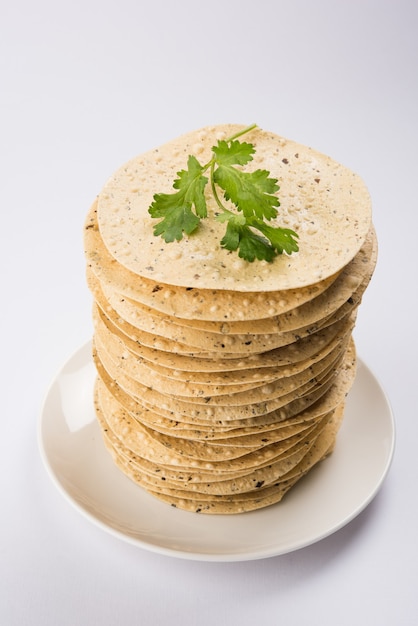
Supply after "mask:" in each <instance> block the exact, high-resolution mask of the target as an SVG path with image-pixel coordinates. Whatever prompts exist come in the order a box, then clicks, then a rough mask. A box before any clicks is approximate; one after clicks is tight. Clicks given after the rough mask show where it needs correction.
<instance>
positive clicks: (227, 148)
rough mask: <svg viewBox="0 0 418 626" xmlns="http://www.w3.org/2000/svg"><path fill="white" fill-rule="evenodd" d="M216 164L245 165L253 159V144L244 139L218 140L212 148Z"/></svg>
mask: <svg viewBox="0 0 418 626" xmlns="http://www.w3.org/2000/svg"><path fill="white" fill-rule="evenodd" d="M212 151H213V154H214V155H215V159H216V163H217V164H218V165H225V166H230V165H245V164H246V163H248V162H249V161H252V160H253V157H252V155H253V154H254V153H255V149H254V146H253V145H252V144H251V143H247V142H245V141H237V140H235V141H229V142H228V141H224V140H220V141H218V145H217V146H213V148H212Z"/></svg>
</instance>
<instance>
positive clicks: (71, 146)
mask: <svg viewBox="0 0 418 626" xmlns="http://www.w3.org/2000/svg"><path fill="white" fill-rule="evenodd" d="M417 7H418V3H417V2H416V1H414V0H393V1H388V0H375V1H372V0H350V1H343V2H341V1H338V0H317V1H316V2H311V1H309V0H288V1H287V2H284V1H282V0H277V1H274V0H257V1H255V0H254V1H252V2H250V1H249V0H229V1H228V0H211V2H207V3H200V2H197V1H189V0H178V1H177V2H169V1H167V2H164V1H162V0H152V1H150V2H143V1H141V0H136V1H135V0H118V1H117V2H116V1H115V2H111V1H110V0H102V1H101V2H99V1H98V0H96V1H95V0H82V1H81V0H72V2H67V3H64V2H57V1H53V0H50V1H48V0H37V1H36V2H30V1H29V0H26V1H25V0H15V1H14V2H6V0H2V1H1V4H0V31H1V32H0V50H1V54H0V64H1V75H0V107H1V108H0V111H1V115H0V133H1V134H0V159H1V163H0V172H1V179H0V198H1V228H0V237H1V247H0V253H1V277H2V278H1V286H2V291H1V297H2V305H1V315H2V325H1V331H2V346H1V347H2V349H1V363H2V372H1V373H2V377H1V381H2V391H1V406H2V415H1V438H0V446H1V447H0V464H1V469H0V480H1V510H0V520H1V522H0V524H1V525H0V529H1V535H0V537H1V539H0V572H1V587H0V589H1V591H0V624H2V625H4V626H18V625H19V626H20V625H30V626H49V625H51V626H52V625H54V626H57V625H59V626H66V625H71V626H74V625H78V626H84V625H85V626H94V625H95V624H100V626H108V625H113V624H115V625H116V624H141V625H142V624H144V625H145V624H150V625H151V626H153V625H160V624H170V625H171V626H173V625H175V626H176V625H185V626H189V625H195V624H199V625H200V626H203V625H209V624H216V625H217V626H222V625H226V624H228V625H232V626H234V625H235V624H239V625H240V626H249V625H253V624H255V623H257V624H263V623H264V624H265V623H267V624H279V623H283V624H287V625H289V626H293V625H300V624H301V625H303V624H309V625H310V626H315V625H319V624H321V625H327V624H338V625H339V626H344V625H346V624H347V625H348V624H350V625H351V624H358V625H360V626H363V625H365V626H366V625H367V626H374V625H379V626H385V625H388V626H391V625H393V624H396V625H401V626H402V625H404V624H416V623H417V620H418V617H417V616H416V609H417V606H418V603H417V594H416V585H417V580H418V568H417V563H418V542H417V530H416V528H417V526H416V523H417V488H416V485H417V456H416V450H417V440H418V426H417V423H418V409H417V402H416V385H417V373H418V372H417V359H416V355H417V350H418V345H417V334H416V325H417V269H418V268H417V266H418V263H417V252H416V250H417V244H416V239H417V232H418V219H417V188H416V187H417V181H418V158H417V154H418V149H417V145H418V133H417V110H418V97H417V96H418V85H417V65H418V63H417V61H418V38H417V26H418V10H417ZM223 122H238V123H243V124H249V123H252V122H257V123H258V124H259V125H260V126H262V127H263V128H266V129H269V130H272V131H274V132H277V133H278V134H281V135H284V136H287V137H289V138H291V139H294V140H297V141H299V142H301V143H304V144H308V145H311V146H313V147H314V148H316V149H318V150H320V151H322V152H325V153H327V154H329V155H330V156H332V157H334V158H335V159H336V160H339V161H340V162H342V163H344V164H345V165H347V166H348V167H350V168H352V169H354V170H355V171H357V172H358V173H359V174H360V175H361V176H362V177H363V179H364V180H365V181H366V183H367V185H368V187H369V190H370V193H371V195H372V199H373V206H374V222H375V225H376V228H377V233H378V237H379V243H380V256H379V263H378V267H377V270H376V273H375V275H374V278H373V281H372V284H371V286H370V287H369V289H368V291H367V293H366V295H365V297H364V300H363V303H362V306H361V309H360V313H359V320H358V324H357V329H356V342H357V348H358V352H359V354H360V356H361V357H362V358H363V359H364V360H365V361H366V363H367V364H368V365H369V367H371V369H372V370H373V372H374V373H375V375H376V376H377V377H378V379H379V380H380V381H381V383H382V385H383V387H384V388H385V390H386V392H387V394H388V396H389V398H390V401H391V404H392V407H393V410H394V414H395V419H396V424H397V447H396V453H395V458H394V461H393V464H392V467H391V470H390V473H389V475H388V477H387V479H386V481H385V483H384V485H383V487H382V489H381V490H380V492H379V494H378V496H377V497H376V499H375V500H374V501H373V502H372V504H371V505H370V506H369V507H368V508H367V509H366V510H365V511H364V512H363V513H362V514H361V515H360V516H359V517H357V518H356V519H355V520H354V521H353V522H352V523H350V524H349V525H348V526H346V527H344V528H343V529H342V530H340V531H339V532H337V533H335V534H334V535H332V536H330V537H328V538H327V539H324V540H323V541H321V542H319V543H317V544H315V545H312V546H310V547H308V548H305V549H302V550H300V551H297V552H294V553H291V554H288V555H285V556H281V557H274V558H270V559H265V560H258V561H251V562H243V563H204V562H203V563H201V562H195V561H186V560H179V559H176V558H171V557H166V556H162V555H159V554H154V553H151V552H148V551H145V550H142V549H139V548H136V547H133V546H131V545H129V544H127V543H124V542H122V541H120V540H118V539H117V538H115V537H113V536H111V535H109V534H107V533H105V532H103V531H102V530H100V529H98V528H96V527H95V526H94V525H92V524H90V523H89V522H88V521H87V520H86V519H85V518H83V517H82V516H80V515H79V514H78V513H77V512H76V511H75V510H74V509H73V508H72V507H70V506H69V504H68V503H67V502H66V501H65V500H64V498H62V496H61V495H60V494H59V493H58V491H57V490H56V489H55V487H54V486H53V484H52V483H51V481H50V480H49V478H48V475H47V473H46V471H45V469H44V467H43V465H42V462H41V458H40V455H39V451H38V447H37V438H36V428H37V419H38V414H39V411H40V406H41V403H42V399H43V397H44V394H45V393H46V390H47V388H48V385H49V383H50V381H51V380H52V378H53V376H54V375H55V373H56V371H57V369H58V368H59V367H60V366H61V365H62V363H63V362H65V361H66V359H67V358H68V357H69V356H70V355H71V354H72V353H73V352H74V351H75V350H76V349H77V348H78V347H79V346H80V345H81V344H83V343H84V342H85V341H86V340H87V339H89V337H90V334H91V328H92V327H91V321H90V313H91V309H90V303H91V299H90V294H89V293H88V291H87V288H86V286H85V280H84V258H83V249H82V229H83V221H84V218H85V215H86V212H87V210H88V208H89V206H90V203H91V202H92V200H93V199H94V197H95V195H96V194H97V193H98V192H99V191H100V189H101V187H102V185H103V184H104V182H105V181H106V179H107V178H108V176H109V175H110V174H111V173H112V172H113V171H114V170H115V169H116V168H118V167H119V166H120V165H121V164H122V163H124V162H125V161H127V160H128V159H129V158H131V157H132V156H134V155H136V154H138V153H141V152H144V151H146V150H148V149H150V148H153V147H155V146H157V145H159V144H161V143H164V142H166V141H168V140H169V139H171V138H174V137H176V136H178V135H179V134H181V133H183V132H186V131H189V130H192V129H195V128H199V127H201V126H205V125H208V124H213V123H223ZM366 417H367V416H366ZM353 462H355V461H353Z"/></svg>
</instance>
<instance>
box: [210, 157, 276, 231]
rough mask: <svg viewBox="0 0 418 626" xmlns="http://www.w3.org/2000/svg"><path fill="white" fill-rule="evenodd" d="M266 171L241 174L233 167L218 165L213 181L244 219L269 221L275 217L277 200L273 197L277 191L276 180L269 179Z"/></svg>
mask: <svg viewBox="0 0 418 626" xmlns="http://www.w3.org/2000/svg"><path fill="white" fill-rule="evenodd" d="M269 174H270V173H269V172H268V171H267V170H256V171H255V172H241V171H240V170H237V169H236V168H234V167H231V166H225V165H220V166H219V167H218V168H217V169H216V170H215V171H214V174H213V178H214V181H215V182H216V184H218V185H219V187H221V188H222V189H223V190H224V192H225V193H224V196H225V199H226V200H231V201H232V202H233V203H234V204H235V206H236V207H237V208H238V209H239V210H240V211H242V212H243V213H244V215H245V216H246V217H251V216H256V217H258V218H259V219H267V220H271V219H272V218H274V217H276V216H277V209H276V207H278V206H280V202H279V199H278V198H277V196H275V195H273V194H274V193H275V192H276V191H277V190H278V189H279V187H278V185H277V180H276V179H275V178H269Z"/></svg>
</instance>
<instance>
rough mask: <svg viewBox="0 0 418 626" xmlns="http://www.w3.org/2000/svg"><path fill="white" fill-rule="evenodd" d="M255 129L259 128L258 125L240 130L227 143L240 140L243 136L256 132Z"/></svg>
mask: <svg viewBox="0 0 418 626" xmlns="http://www.w3.org/2000/svg"><path fill="white" fill-rule="evenodd" d="M254 128H257V124H251V125H250V126H247V127H246V128H243V129H242V130H239V131H238V132H237V133H235V134H234V135H231V136H230V137H228V138H227V139H225V141H227V142H229V141H234V139H238V137H242V135H246V134H247V133H249V132H250V131H251V130H254Z"/></svg>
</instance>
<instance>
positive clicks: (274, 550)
mask: <svg viewBox="0 0 418 626" xmlns="http://www.w3.org/2000/svg"><path fill="white" fill-rule="evenodd" d="M90 350H91V347H90V344H89V343H88V344H86V345H85V346H83V347H82V348H80V349H79V350H78V351H77V352H76V353H75V354H74V355H73V356H72V357H71V358H70V359H69V360H68V362H67V363H66V364H65V365H64V366H63V368H62V369H61V371H60V372H59V373H58V375H57V376H56V378H55V380H54V381H53V383H52V385H51V387H50V389H49V391H48V393H47V396H46V398H45V402H44V404H43V407H42V412H41V415H40V421H39V445H40V449H41V454H42V457H43V460H44V462H45V465H46V468H47V470H48V472H49V474H50V476H51V478H52V480H53V482H54V483H55V485H56V486H57V487H58V489H59V490H60V491H61V493H62V494H63V495H64V496H65V497H66V498H67V499H68V500H69V502H70V503H71V504H72V505H73V506H75V507H76V509H78V511H80V512H81V513H82V514H83V515H85V516H86V517H87V518H88V519H89V520H90V521H92V522H93V523H95V524H96V525H98V526H99V527H101V528H102V529H104V530H106V531H108V532H110V533H111V534H113V535H115V536H117V537H119V538H120V539H123V540H125V541H128V542H130V543H132V544H135V545H136V546H139V547H141V548H145V549H148V550H151V551H154V552H158V553H160V554H166V555H170V556H176V557H181V558H186V559H195V560H205V561H241V560H242V561H243V560H250V559H259V558H265V557H271V556H276V555H279V554H285V553H287V552H291V551H293V550H297V549H299V548H303V547H305V546H308V545H310V544H312V543H314V542H316V541H319V540H320V539H323V538H324V537H326V536H328V535H330V534H331V533H333V532H335V531H336V530H338V529H339V528H341V527H342V526H344V525H345V524H347V523H348V522H350V521H351V520H352V519H353V518H354V517H356V516H357V515H358V514H359V513H360V512H361V511H362V510H363V509H364V508H365V507H366V506H367V505H368V504H369V503H370V501H371V500H372V499H373V497H374V496H375V495H376V493H377V491H378V490H379V488H380V486H381V484H382V482H383V480H384V478H385V476H386V474H387V472H388V469H389V466H390V463H391V459H392V455H393V450H394V440H395V432H394V421H393V416H392V412H391V409H390V406H389V403H388V401H387V399H386V397H385V394H384V392H383V391H382V389H381V387H380V385H379V383H378V382H377V381H376V379H375V377H374V376H373V374H372V373H371V371H370V370H369V369H368V368H367V367H366V366H365V364H364V363H363V362H362V361H361V360H359V365H358V374H357V378H356V381H355V383H354V386H353V388H352V390H351V391H350V394H349V396H348V402H347V408H346V415H345V418H344V422H343V426H342V428H341V430H340V433H339V435H338V439H337V445H336V448H335V450H334V452H333V454H332V455H331V456H330V457H328V458H327V459H326V460H325V461H323V462H322V463H320V464H319V465H318V466H317V467H315V468H314V469H313V470H311V472H310V473H309V474H308V475H307V476H306V477H305V478H303V479H302V480H301V481H300V482H299V483H298V484H297V485H296V486H295V487H294V488H293V489H292V490H291V491H290V492H289V493H288V494H287V495H286V497H285V498H284V500H283V501H282V502H281V503H279V504H276V505H273V506H271V507H267V508H265V509H261V510H258V511H254V512H250V513H244V514H240V515H231V516H223V515H198V514H195V513H189V512H186V511H181V510H179V509H175V508H173V507H171V506H169V505H167V504H165V503H163V502H161V501H159V500H157V499H155V498H154V497H153V496H151V495H149V494H147V493H146V492H144V491H143V490H142V489H141V488H140V487H138V486H137V485H135V484H134V483H133V482H131V481H130V480H129V479H128V478H127V477H125V476H124V475H123V474H122V473H121V472H120V471H119V470H118V469H117V468H116V467H115V466H114V464H113V461H112V460H111V458H110V455H109V454H108V452H107V451H106V449H105V447H104V444H103V442H102V437H101V433H100V430H99V427H98V424H97V423H96V419H95V414H94V408H93V383H94V378H95V369H94V366H93V363H92V360H91V357H90Z"/></svg>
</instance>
